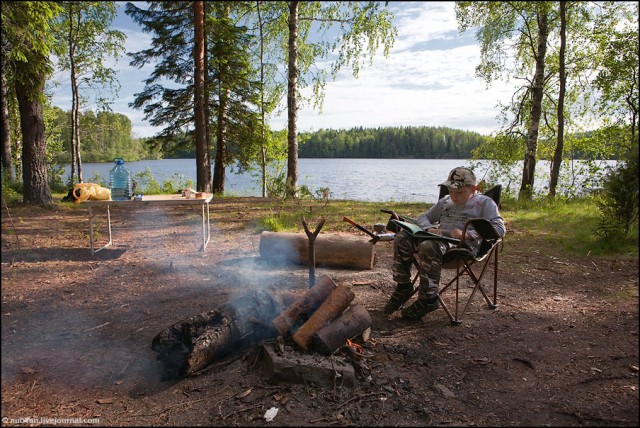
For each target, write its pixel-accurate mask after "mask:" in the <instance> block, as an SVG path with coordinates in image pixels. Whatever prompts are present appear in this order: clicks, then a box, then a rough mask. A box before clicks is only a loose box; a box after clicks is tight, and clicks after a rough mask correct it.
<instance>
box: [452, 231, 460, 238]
mask: <svg viewBox="0 0 640 428" xmlns="http://www.w3.org/2000/svg"><path fill="white" fill-rule="evenodd" d="M451 237H452V238H455V239H462V229H452V230H451Z"/></svg>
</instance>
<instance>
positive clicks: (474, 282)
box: [389, 185, 502, 325]
mask: <svg viewBox="0 0 640 428" xmlns="http://www.w3.org/2000/svg"><path fill="white" fill-rule="evenodd" d="M501 191H502V186H500V185H497V186H495V187H492V188H491V189H489V190H487V191H486V192H484V193H483V194H484V195H486V196H489V197H490V198H491V199H493V200H494V202H495V203H496V205H498V207H500V196H501ZM448 193H449V189H448V188H447V187H446V186H440V195H439V199H442V198H443V197H445V196H446V195H447V194H448ZM392 218H394V215H392ZM405 219H407V220H410V218H407V217H405ZM389 223H391V221H389ZM469 226H471V227H473V228H474V229H475V231H476V232H478V234H479V235H480V236H481V237H482V241H481V244H480V249H479V251H478V254H477V255H476V256H475V257H474V256H473V254H472V253H471V251H470V250H468V249H467V248H466V247H465V245H464V240H463V241H461V242H460V244H458V245H457V246H455V247H452V248H450V249H448V250H447V251H446V252H445V254H444V258H443V262H442V268H443V269H455V270H456V274H455V276H454V278H453V279H451V280H450V281H449V282H447V283H446V284H445V285H444V286H443V287H441V288H440V292H439V293H438V300H439V302H440V305H442V308H443V309H444V311H445V312H446V313H447V316H448V317H449V319H450V320H451V324H453V325H460V324H461V323H462V321H461V320H462V317H463V316H464V314H465V313H466V311H467V309H468V307H469V304H470V303H471V301H472V300H473V298H474V297H475V295H476V293H477V292H478V291H479V292H480V294H482V297H483V298H484V300H485V301H486V302H487V305H488V307H489V309H496V308H497V307H498V254H499V251H498V249H500V250H501V249H502V237H500V235H499V234H498V232H497V231H496V230H495V229H494V227H493V225H492V224H491V223H490V222H489V221H488V220H486V219H484V218H473V219H469V220H468V221H467V222H466V223H465V225H464V227H463V236H465V234H466V231H467V228H468V227H469ZM390 230H393V229H390ZM413 265H414V266H415V267H416V268H417V269H418V272H417V273H416V275H415V276H414V278H413V280H412V283H413V286H414V290H413V293H416V292H417V291H418V287H417V286H416V282H418V278H420V264H419V263H418V260H417V258H416V257H415V255H414V257H413ZM491 265H492V266H493V268H492V269H493V293H492V295H491V297H490V296H489V294H488V293H487V291H486V290H485V288H484V285H483V283H482V279H483V278H484V275H485V274H486V273H487V272H488V269H489V267H490V266H491ZM463 277H467V278H468V279H469V280H470V281H471V288H472V290H471V293H470V294H469V296H468V298H467V299H466V302H465V301H464V296H463V295H462V294H461V293H460V280H461V279H462V278H463ZM448 290H453V291H454V295H455V303H454V304H455V309H454V311H453V312H452V311H451V310H450V309H449V306H448V305H447V304H446V303H445V301H444V299H443V298H442V296H443V295H444V294H446V293H447V291H448ZM461 303H464V308H463V309H462V311H461V312H460V306H461ZM407 304H408V301H407V302H406V303H405V304H404V305H403V306H406V305H407Z"/></svg>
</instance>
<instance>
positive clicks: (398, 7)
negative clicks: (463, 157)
mask: <svg viewBox="0 0 640 428" xmlns="http://www.w3.org/2000/svg"><path fill="white" fill-rule="evenodd" d="M118 4H119V7H118V17H117V18H116V20H115V21H114V23H113V27H114V28H115V29H117V30H120V31H122V32H123V33H125V35H126V36H127V41H126V42H125V49H126V51H127V52H138V51H141V50H143V49H146V48H148V47H149V46H150V45H151V38H152V36H151V34H148V33H143V32H142V29H141V28H140V27H139V26H138V25H137V24H136V23H134V22H133V21H132V20H131V18H130V17H129V16H128V15H126V14H125V13H124V4H125V2H118ZM454 6H455V3H454V2H430V1H428V2H390V3H389V8H390V9H391V10H392V11H393V13H394V15H395V18H394V21H393V23H394V25H395V26H396V28H397V29H398V34H397V36H396V39H395V43H394V46H393V48H392V49H391V51H390V53H389V56H388V57H387V58H385V57H384V56H383V55H382V53H380V54H378V55H376V56H375V57H374V60H373V64H372V65H369V63H368V62H367V63H365V65H364V66H362V67H361V68H360V72H359V76H358V79H355V78H354V77H353V76H352V74H351V70H343V71H341V72H340V74H339V76H338V78H337V79H336V81H329V82H328V83H327V85H326V87H325V102H324V106H323V111H322V112H321V113H320V112H318V111H317V110H314V109H313V108H312V107H311V106H305V107H303V109H302V110H301V111H299V112H298V122H297V126H298V131H317V130H320V129H350V128H353V127H364V128H377V127H396V126H416V127H417V126H434V127H438V126H444V127H449V128H454V129H462V130H468V131H475V132H479V133H481V134H484V135H489V134H490V133H492V132H494V131H497V130H498V128H499V123H498V121H497V119H496V116H497V114H498V109H497V107H496V105H497V104H498V102H499V101H502V102H508V100H509V99H510V98H511V95H512V93H513V89H512V88H510V87H509V85H507V84H505V83H503V82H494V83H492V84H491V86H490V87H487V85H486V83H485V82H484V81H483V80H482V79H480V78H479V77H476V76H475V68H476V66H477V65H478V64H479V63H480V48H479V45H478V44H477V42H476V41H475V33H474V31H467V32H465V33H464V34H462V35H460V34H459V32H458V27H457V21H456V16H455V10H454ZM142 7H144V6H142ZM129 61H130V58H129V57H127V56H123V57H122V58H120V59H119V60H118V61H117V62H112V63H111V64H109V66H111V67H113V68H114V69H115V70H117V74H118V79H119V81H120V85H121V89H120V92H119V96H118V98H117V100H116V101H115V102H114V103H113V104H112V106H111V108H112V110H113V111H114V112H116V113H121V114H124V115H126V116H128V117H129V119H130V120H131V122H132V124H133V137H134V138H142V137H151V136H153V135H154V134H156V133H158V132H159V131H160V128H154V127H152V126H151V125H150V124H149V123H147V122H145V121H144V119H143V116H144V114H143V112H142V111H141V110H135V109H133V108H130V107H129V106H128V105H129V103H131V102H132V101H133V100H134V97H135V94H138V93H140V92H142V91H143V89H144V80H145V79H146V78H147V77H148V76H149V75H150V74H151V72H152V70H153V66H152V65H147V66H145V67H144V68H142V69H139V68H137V67H132V66H130V65H129ZM54 79H55V80H56V81H58V82H59V83H60V84H59V85H58V86H57V88H56V89H55V91H54V96H53V104H54V105H56V106H58V107H61V108H62V109H64V110H70V109H71V91H70V89H69V85H68V82H69V77H68V75H66V74H62V73H60V72H58V73H57V74H55V75H54ZM269 125H270V126H271V128H272V129H273V130H281V129H285V128H286V126H287V118H286V111H285V112H284V113H283V114H282V115H281V116H280V117H273V118H271V119H270V120H269Z"/></svg>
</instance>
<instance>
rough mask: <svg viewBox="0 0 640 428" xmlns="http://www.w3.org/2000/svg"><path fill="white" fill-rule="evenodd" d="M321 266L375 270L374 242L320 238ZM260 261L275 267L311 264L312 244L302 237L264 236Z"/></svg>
mask: <svg viewBox="0 0 640 428" xmlns="http://www.w3.org/2000/svg"><path fill="white" fill-rule="evenodd" d="M314 248H315V250H314V252H315V261H316V264H317V265H318V266H327V267H338V268H348V269H367V270H371V269H373V266H374V264H375V254H376V253H375V251H374V246H373V244H372V243H371V242H368V241H363V240H362V239H358V238H352V237H348V236H338V235H326V234H323V235H318V237H317V238H315V241H314ZM260 257H262V258H264V259H265V260H268V261H270V262H273V263H278V264H285V263H297V264H301V265H308V264H309V240H308V238H307V237H306V236H305V235H303V234H300V233H290V232H268V231H265V232H262V234H261V235H260Z"/></svg>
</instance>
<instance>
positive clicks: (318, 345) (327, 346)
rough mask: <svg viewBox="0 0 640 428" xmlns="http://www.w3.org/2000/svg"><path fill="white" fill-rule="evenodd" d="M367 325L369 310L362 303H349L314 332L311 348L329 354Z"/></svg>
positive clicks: (369, 316)
mask: <svg viewBox="0 0 640 428" xmlns="http://www.w3.org/2000/svg"><path fill="white" fill-rule="evenodd" d="M369 327H371V315H369V311H367V309H366V308H365V307H364V306H362V305H359V304H354V305H351V306H350V307H349V309H347V310H346V311H344V312H343V313H342V314H341V315H340V316H339V317H338V318H336V319H335V320H333V321H332V322H331V323H330V324H328V325H326V326H324V327H323V328H321V329H320V330H318V331H317V332H316V333H314V335H313V349H314V350H315V351H316V352H318V353H319V354H322V355H331V354H333V353H334V352H335V351H337V350H338V349H340V348H341V347H342V346H344V345H345V344H346V343H347V339H353V338H354V337H356V336H358V335H359V334H361V333H362V332H364V331H365V330H366V329H368V328H369Z"/></svg>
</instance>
